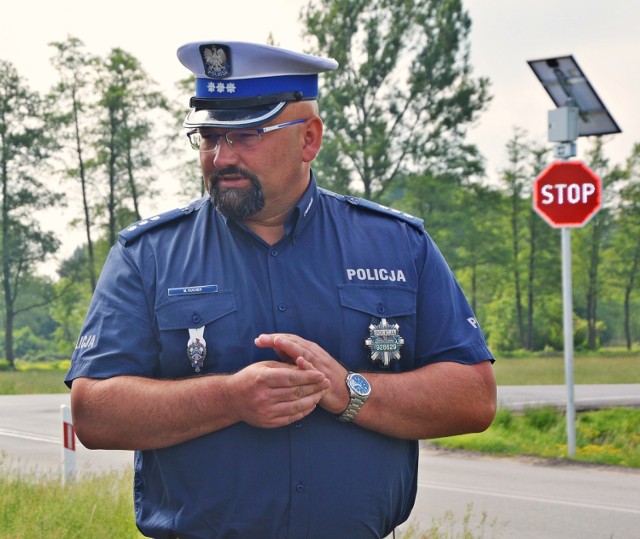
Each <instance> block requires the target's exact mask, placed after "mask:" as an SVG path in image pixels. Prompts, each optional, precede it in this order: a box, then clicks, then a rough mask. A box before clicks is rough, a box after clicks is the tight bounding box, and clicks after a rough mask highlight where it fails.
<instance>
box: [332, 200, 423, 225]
mask: <svg viewBox="0 0 640 539" xmlns="http://www.w3.org/2000/svg"><path fill="white" fill-rule="evenodd" d="M320 191H321V192H322V193H323V194H326V195H329V196H333V197H334V198H337V199H338V200H342V201H344V202H347V203H348V204H350V205H352V206H355V207H358V208H362V209H364V210H367V211H371V212H375V213H380V214H383V215H388V216H391V217H395V218H396V219H400V220H401V221H404V222H405V223H407V224H409V225H411V226H412V227H413V228H415V229H417V230H420V231H421V232H424V221H423V220H422V219H420V218H419V217H414V216H413V215H410V214H408V213H405V212H403V211H400V210H396V209H394V208H389V207H388V206H383V205H382V204H377V203H376V202H371V201H370V200H367V199H364V198H360V197H354V196H345V195H338V194H336V193H332V192H331V191H327V190H326V189H320Z"/></svg>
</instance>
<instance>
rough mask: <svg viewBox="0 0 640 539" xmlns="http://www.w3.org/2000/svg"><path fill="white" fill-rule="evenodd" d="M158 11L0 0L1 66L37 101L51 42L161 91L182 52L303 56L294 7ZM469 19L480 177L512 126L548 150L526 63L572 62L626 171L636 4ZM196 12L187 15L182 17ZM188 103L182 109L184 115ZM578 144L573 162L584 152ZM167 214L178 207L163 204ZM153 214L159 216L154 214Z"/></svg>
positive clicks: (633, 100) (126, 3)
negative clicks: (486, 97)
mask: <svg viewBox="0 0 640 539" xmlns="http://www.w3.org/2000/svg"><path fill="white" fill-rule="evenodd" d="M179 4H180V6H178V2H171V3H166V4H164V5H163V4H162V3H160V2H157V1H151V0H111V1H110V2H100V3H97V2H91V1H88V0H31V1H22V0H0V8H1V9H0V58H2V59H4V60H9V61H10V62H12V63H13V64H14V66H15V67H16V68H17V70H18V72H19V73H20V75H21V76H23V77H24V78H26V79H27V82H28V83H29V85H30V86H31V88H32V89H33V90H38V91H41V92H45V91H47V90H48V89H49V88H50V86H51V85H52V84H53V83H54V81H55V73H54V72H53V70H52V68H51V66H50V62H49V59H50V57H51V54H52V49H51V48H50V47H48V45H47V44H48V43H49V42H51V41H63V40H65V39H66V36H67V35H72V36H74V37H77V38H80V39H81V40H82V41H83V42H84V43H85V45H86V49H87V50H88V51H89V52H92V53H95V54H102V55H106V54H108V52H109V50H110V49H111V48H113V47H120V48H122V49H124V50H126V51H127V52H129V53H131V54H132V55H133V56H135V57H136V58H138V59H139V60H140V62H141V64H142V66H143V68H144V69H145V70H146V71H147V73H148V74H149V75H150V76H151V77H152V78H153V79H155V80H156V81H157V82H158V83H159V84H160V85H161V86H162V87H163V89H165V90H166V91H168V92H171V91H173V85H174V83H175V82H176V81H177V80H179V79H181V78H184V77H185V75H188V72H187V71H186V70H185V68H184V67H182V65H181V64H180V63H179V62H178V60H177V59H176V56H175V51H176V49H177V47H178V46H180V45H182V44H183V43H186V42H188V41H197V40H218V39H236V40H244V41H255V42H259V43H264V42H265V41H266V40H267V37H268V36H269V34H270V33H271V34H272V35H273V37H274V39H275V41H276V42H277V43H278V44H280V45H281V46H283V47H287V48H292V49H298V50H300V49H301V48H302V40H301V37H300V35H301V28H302V25H301V23H300V22H299V20H298V16H299V12H300V9H301V7H302V6H304V5H305V4H306V2H304V1H301V0H269V1H265V0H246V1H243V0H234V1H229V2H215V1H214V2H208V3H185V2H180V3H179ZM465 6H466V8H467V9H468V11H469V13H470V15H471V18H472V20H473V29H472V33H471V50H472V58H471V59H472V65H473V67H474V74H475V75H476V76H484V77H488V78H489V79H490V80H491V84H492V86H491V92H492V94H493V96H494V98H493V101H492V103H491V105H490V108H489V109H488V110H487V111H486V112H485V113H484V114H483V115H482V117H481V119H480V121H479V122H478V125H477V126H475V127H474V129H473V131H472V133H471V139H472V141H473V142H475V143H476V144H477V145H478V146H479V148H480V150H481V152H482V153H483V154H484V155H485V157H486V158H487V174H488V176H489V177H490V178H493V177H496V176H497V174H498V172H499V170H500V168H501V167H503V166H504V165H505V144H506V143H507V141H508V140H509V138H510V137H511V136H512V134H513V128H514V127H515V126H518V127H521V128H524V129H526V130H527V132H528V133H529V136H530V138H533V139H535V140H537V141H539V142H540V143H546V138H547V111H548V110H549V109H552V108H555V105H553V103H552V102H551V100H550V98H549V97H548V96H547V94H546V92H545V91H544V89H543V88H542V86H541V85H540V83H539V82H538V80H537V79H536V77H535V76H534V74H533V72H532V71H531V70H530V68H529V66H528V65H527V60H532V59H540V58H549V57H557V56H565V55H569V54H572V55H574V57H575V59H576V60H577V62H578V63H579V65H580V67H581V68H582V69H583V71H584V72H585V74H586V76H587V77H588V78H589V80H590V82H591V83H592V85H593V86H594V88H595V90H596V91H597V93H598V95H599V96H600V98H601V99H602V100H603V101H604V103H605V105H606V106H607V108H608V109H609V111H610V112H611V114H612V115H613V117H614V118H615V120H616V121H617V123H618V125H619V126H620V127H621V128H622V131H623V132H622V134H618V135H611V136H609V137H608V138H607V144H606V146H605V148H606V152H607V155H608V156H609V157H610V158H611V160H612V161H613V162H615V163H617V162H620V163H622V162H623V161H624V159H626V157H627V156H628V155H629V153H630V152H631V149H632V147H633V145H634V143H636V142H640V121H639V120H640V100H639V96H640V70H638V68H637V66H636V61H637V59H638V58H639V57H640V39H639V38H638V25H639V22H638V21H640V2H636V1H635V0H607V1H606V2H604V1H601V0H555V1H554V0H517V1H514V0H466V1H465ZM188 7H191V9H190V10H188V9H187V8H188ZM186 106H187V104H185V108H186ZM586 146H587V144H586V141H585V140H584V139H579V140H578V151H579V156H578V157H580V154H581V152H582V151H583V150H584V149H585V148H586ZM165 201H166V203H167V206H166V207H164V208H160V209H170V208H171V207H173V206H175V205H177V204H180V203H182V201H178V200H177V199H176V201H175V203H172V199H171V197H168V198H167V199H165ZM153 211H155V208H154V210H153Z"/></svg>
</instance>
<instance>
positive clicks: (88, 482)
mask: <svg viewBox="0 0 640 539" xmlns="http://www.w3.org/2000/svg"><path fill="white" fill-rule="evenodd" d="M131 485H132V478H131V472H111V473H107V474H101V475H90V476H84V477H83V478H82V479H79V480H78V481H76V482H73V483H68V484H67V485H65V486H62V484H61V481H60V478H59V477H52V476H44V477H43V476H40V475H36V474H33V475H27V476H24V475H23V476H18V475H16V474H13V473H8V474H5V473H3V474H2V475H0V538H7V539H8V538H11V539H50V538H51V537H56V538H57V539H77V538H78V537H91V538H92V539H114V538H117V539H130V538H131V539H138V538H140V537H143V536H142V535H141V534H140V533H139V532H138V529H137V528H136V525H135V522H134V516H133V507H132V506H133V501H132V486H131Z"/></svg>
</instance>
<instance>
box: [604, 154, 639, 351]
mask: <svg viewBox="0 0 640 539" xmlns="http://www.w3.org/2000/svg"><path fill="white" fill-rule="evenodd" d="M620 183H621V189H620V192H619V201H620V202H619V205H618V208H617V211H616V212H615V223H614V225H615V226H613V227H612V228H613V233H612V237H611V244H610V246H609V248H608V249H607V251H606V254H605V255H604V256H603V259H604V262H605V264H606V265H607V266H606V270H605V272H604V273H605V274H606V275H609V281H611V286H612V287H614V288H616V289H622V309H623V324H622V325H623V328H624V341H625V344H626V347H627V349H628V350H631V347H632V346H633V340H634V339H633V316H632V300H633V295H634V292H635V291H636V289H637V283H638V273H639V271H640V144H636V145H635V146H634V148H633V150H632V152H631V156H630V157H629V159H628V160H627V166H626V169H625V171H624V179H623V181H621V182H620Z"/></svg>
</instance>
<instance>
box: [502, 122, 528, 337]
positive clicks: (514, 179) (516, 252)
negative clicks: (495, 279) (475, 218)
mask: <svg viewBox="0 0 640 539" xmlns="http://www.w3.org/2000/svg"><path fill="white" fill-rule="evenodd" d="M524 137H525V133H524V131H522V130H521V129H516V130H515V131H514V135H513V137H512V138H511V140H509V142H508V143H507V155H508V160H509V165H508V167H507V168H505V169H504V170H503V172H502V181H503V183H504V185H505V187H506V194H507V197H508V199H509V202H510V208H509V220H510V225H511V226H510V228H511V231H510V232H511V234H510V236H511V247H512V265H511V267H512V275H513V292H514V301H515V312H516V320H517V332H518V345H519V347H520V348H525V347H526V339H525V325H524V307H523V299H522V288H523V287H522V277H521V267H520V266H521V259H522V253H521V240H522V232H521V227H522V224H521V221H522V215H523V206H524V200H523V199H524V198H525V197H526V196H527V195H528V194H529V191H528V186H529V184H530V183H531V177H530V176H529V173H528V170H527V168H526V165H527V158H528V156H529V149H528V144H527V142H526V141H525V140H524Z"/></svg>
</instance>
